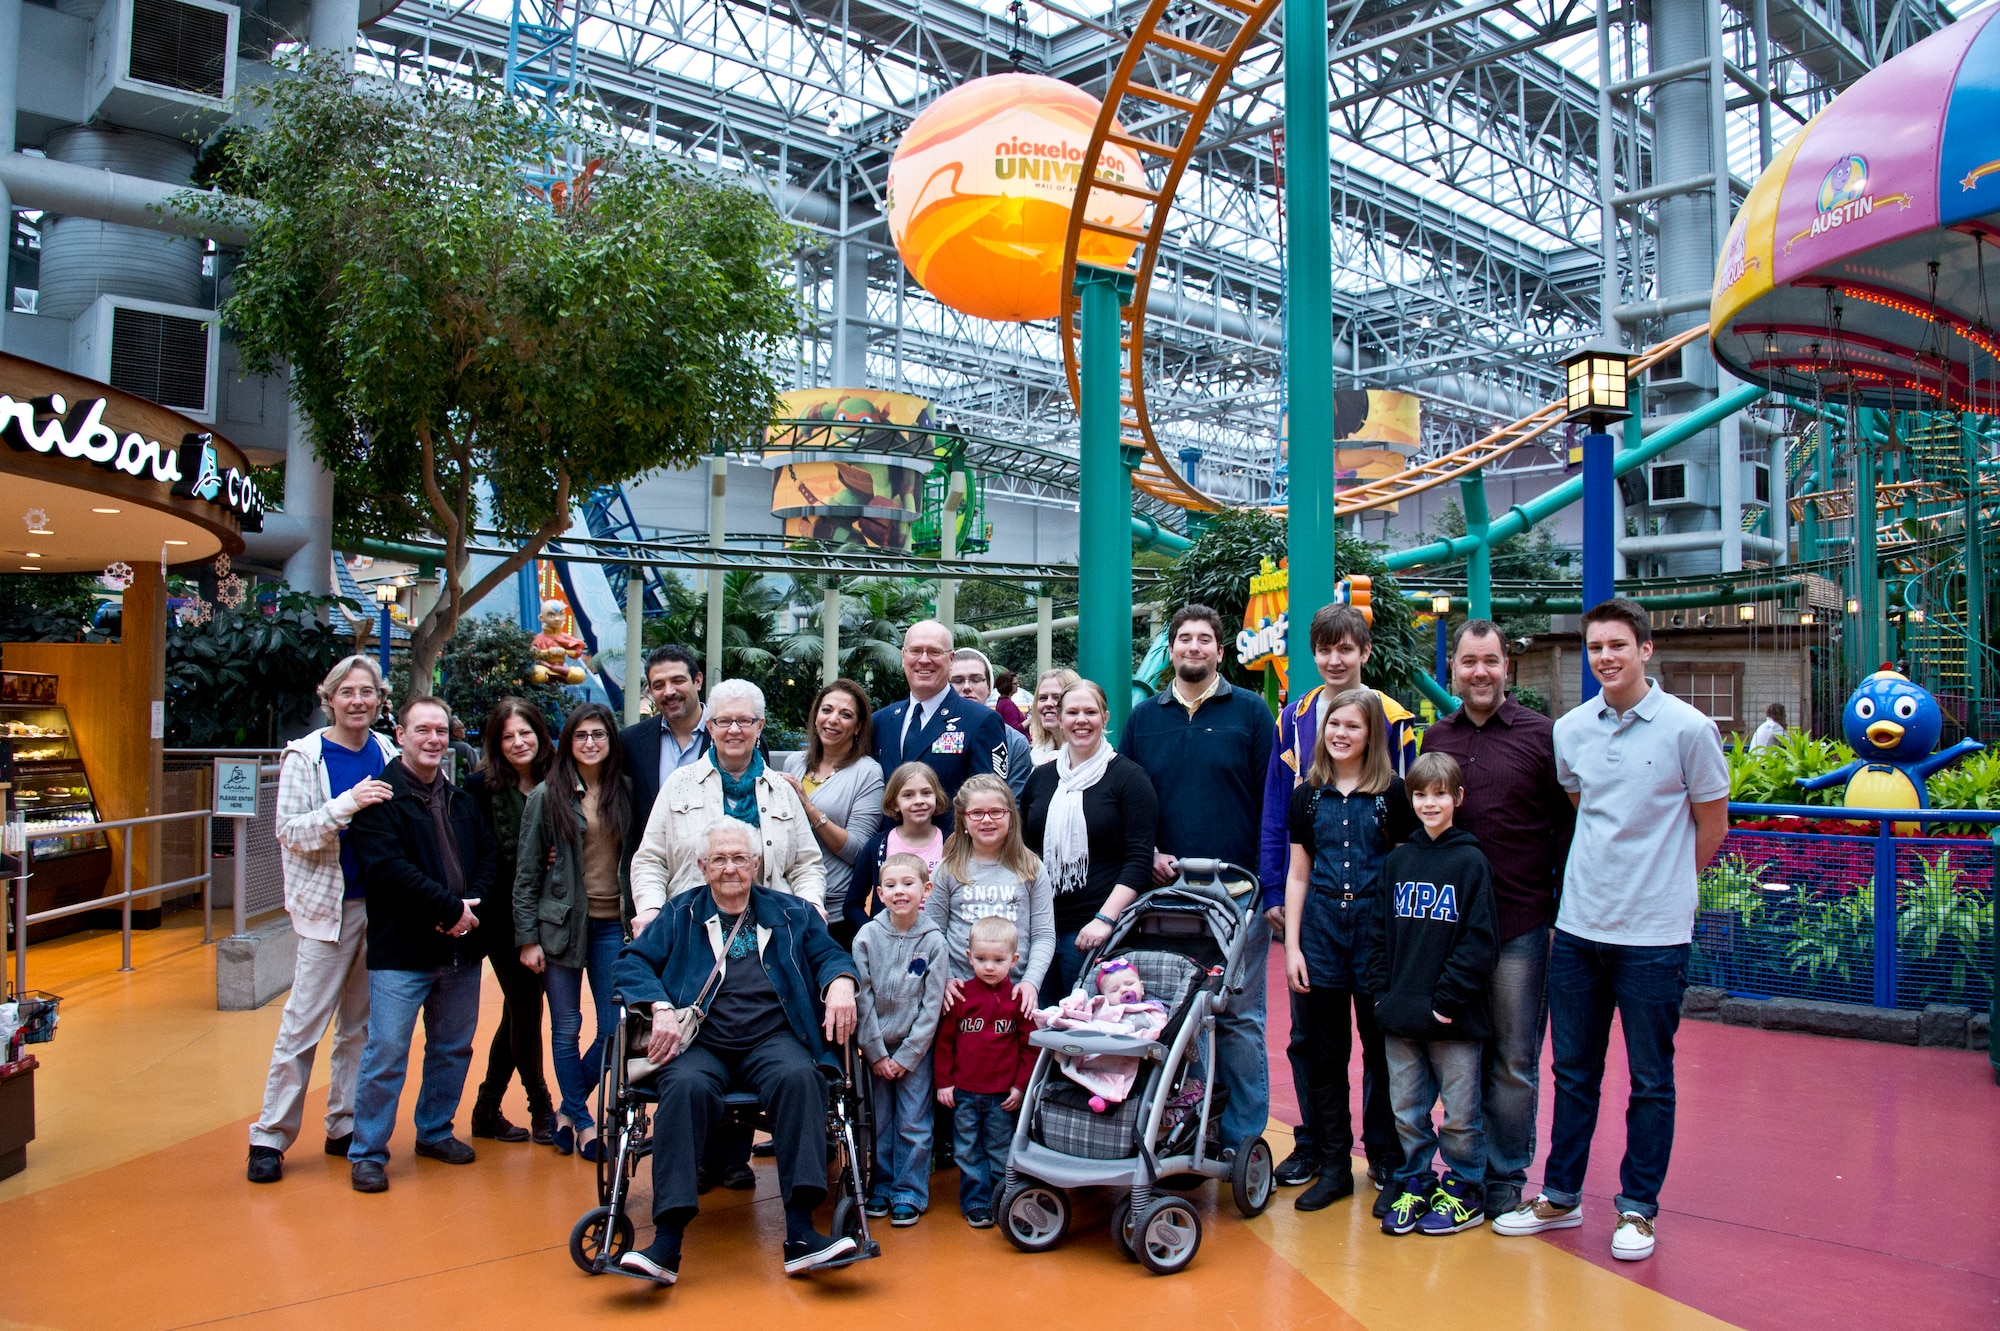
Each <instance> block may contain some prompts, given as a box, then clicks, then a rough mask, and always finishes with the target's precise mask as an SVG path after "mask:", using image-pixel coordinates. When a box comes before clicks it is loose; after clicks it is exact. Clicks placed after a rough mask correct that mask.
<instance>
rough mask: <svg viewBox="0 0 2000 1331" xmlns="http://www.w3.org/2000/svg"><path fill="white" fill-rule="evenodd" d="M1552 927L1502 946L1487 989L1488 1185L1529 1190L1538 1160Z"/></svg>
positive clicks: (1485, 1096)
mask: <svg viewBox="0 0 2000 1331" xmlns="http://www.w3.org/2000/svg"><path fill="white" fill-rule="evenodd" d="M1548 978H1549V927H1548V926H1547V925H1545V924H1543V925H1537V926H1535V927H1534V928H1533V929H1530V930H1529V931H1528V932H1527V933H1524V934H1522V935H1521V936H1520V937H1519V938H1510V939H1508V940H1507V941H1506V942H1504V943H1502V944H1501V945H1500V960H1499V963H1498V964H1497V965H1495V966H1494V968H1493V979H1492V981H1491V982H1490V983H1489V984H1488V985H1487V988H1486V992H1487V997H1488V999H1489V1005H1490V1006H1491V1008H1492V1010H1493V1038H1492V1039H1491V1040H1489V1041H1487V1044H1486V1077H1485V1082H1486V1084H1485V1087H1484V1088H1483V1093H1482V1095H1481V1104H1482V1106H1483V1108H1484V1110H1485V1118H1486V1181H1487V1182H1488V1183H1490V1184H1493V1185H1495V1186H1496V1187H1507V1188H1512V1189H1515V1190H1519V1189H1522V1188H1524V1187H1526V1186H1527V1182H1528V1166H1529V1165H1531V1164H1533V1163H1534V1161H1535V1105H1536V1101H1537V1099H1538V1098H1539V1097H1540V1095H1541V1090H1542V1033H1543V1032H1544V1031H1546V1030H1547V1029H1548V1024H1549V999H1548V992H1549V990H1548Z"/></svg>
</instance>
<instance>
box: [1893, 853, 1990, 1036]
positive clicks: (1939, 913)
mask: <svg viewBox="0 0 2000 1331" xmlns="http://www.w3.org/2000/svg"><path fill="white" fill-rule="evenodd" d="M1915 856H1916V860H1917V875H1916V877H1914V878H1905V879H1903V880H1902V883H1901V890H1900V891H1899V893H1898V901H1897V911H1896V943H1897V951H1898V953H1899V954H1900V956H1901V957H1902V958H1903V965H1904V967H1905V969H1904V971H1903V972H1902V973H1901V980H1902V984H1903V988H1904V990H1905V992H1906V993H1907V994H1909V995H1910V996H1911V997H1912V998H1914V1000H1915V1001H1917V1002H1921V1003H1963V1002H1965V1001H1966V999H1967V998H1968V997H1974V996H1978V995H1984V994H1990V993H1991V992H1992V989H1993V968H1992V961H1991V957H1990V954H1989V953H1988V952H1987V948H1988V946H1989V945H1990V944H1991V941H1992V938H1993V900H1992V897H1991V895H1990V894H1988V893H1984V892H1981V891H1980V890H1979V889H1978V887H1977V886H1976V885H1974V884H1972V883H1969V882H1967V881H1966V878H1967V877H1968V874H1967V871H1966V870H1965V869H1964V868H1962V867H1960V866H1958V865H1954V864H1953V863H1952V860H1951V852H1950V851H1948V850H1941V851H1939V852H1937V854H1936V855H1935V856H1929V855H1925V854H1924V853H1923V852H1922V851H1917V852H1915Z"/></svg>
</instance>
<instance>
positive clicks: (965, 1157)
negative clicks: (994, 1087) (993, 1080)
mask: <svg viewBox="0 0 2000 1331" xmlns="http://www.w3.org/2000/svg"><path fill="white" fill-rule="evenodd" d="M1006 1098H1007V1097H1006V1096H1004V1095H983V1094H981V1093H980V1092H978V1091H968V1090H966V1089H965V1088H964V1087H962V1086H961V1087H959V1089H958V1090H957V1091H956V1092H955V1093H954V1094H953V1097H952V1111H951V1137H952V1151H953V1154H955V1155H957V1157H958V1209H959V1210H961V1211H963V1212H965V1214H967V1215H971V1214H972V1213H973V1212H974V1211H991V1210H992V1209H993V1190H994V1188H995V1187H996V1186H997V1184H998V1183H999V1181H1000V1180H1001V1179H1002V1178H1004V1177H1005V1176H1006V1173H1007V1153H1008V1152H1009V1151H1010V1150H1012V1149H1013V1148H1014V1114H1013V1111H1011V1110H1006V1109H1002V1108H1001V1107H1000V1103H1001V1101H1003V1100H1005V1099H1006Z"/></svg>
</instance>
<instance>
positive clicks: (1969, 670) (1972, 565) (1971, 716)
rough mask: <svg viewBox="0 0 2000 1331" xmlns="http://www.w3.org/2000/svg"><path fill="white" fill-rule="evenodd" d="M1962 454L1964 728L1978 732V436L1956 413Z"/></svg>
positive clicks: (1981, 597) (1981, 656) (1981, 536)
mask: <svg viewBox="0 0 2000 1331" xmlns="http://www.w3.org/2000/svg"><path fill="white" fill-rule="evenodd" d="M1958 419H1959V426H1958V442H1959V447H1960V448H1961V449H1962V450H1963V452H1964V457H1965V639H1966V641H1965V729H1966V733H1968V734H1970V735H1974V736H1976V735H1978V734H1979V723H1980V721H1981V719H1982V718H1981V717H1980V714H1979V713H1980V703H1981V701H1982V700H1983V699H1984V698H1985V696H1986V661H1985V655H1986V525H1985V524H1984V523H1982V522H1981V521H1980V520H1979V435H1978V434H1977V433H1976V432H1975V431H1974V430H1973V429H1972V427H1971V425H1970V424H1968V423H1967V419H1966V417H1964V416H1960V417H1959V418H1958Z"/></svg>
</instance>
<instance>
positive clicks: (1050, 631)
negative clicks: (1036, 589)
mask: <svg viewBox="0 0 2000 1331" xmlns="http://www.w3.org/2000/svg"><path fill="white" fill-rule="evenodd" d="M1055 615H1056V598H1055V597H1053V596H1047V595H1043V596H1037V597H1036V598H1035V682H1036V683H1037V684H1039V683H1041V680H1042V676H1043V675H1046V674H1048V673H1049V671H1051V670H1054V669H1055V668H1056V647H1055V635H1056V630H1055Z"/></svg>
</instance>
